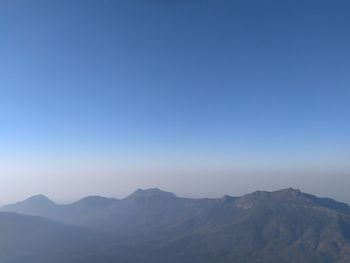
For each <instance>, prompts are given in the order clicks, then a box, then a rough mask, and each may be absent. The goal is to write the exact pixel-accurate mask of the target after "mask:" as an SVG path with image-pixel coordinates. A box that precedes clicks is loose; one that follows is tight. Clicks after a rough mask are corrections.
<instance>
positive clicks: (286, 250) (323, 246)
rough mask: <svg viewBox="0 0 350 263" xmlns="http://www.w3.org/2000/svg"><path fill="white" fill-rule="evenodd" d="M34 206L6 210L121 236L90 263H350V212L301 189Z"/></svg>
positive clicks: (140, 193) (137, 195)
mask: <svg viewBox="0 0 350 263" xmlns="http://www.w3.org/2000/svg"><path fill="white" fill-rule="evenodd" d="M32 201H33V200H31V202H29V205H28V200H27V201H25V202H22V203H17V204H15V205H11V206H6V207H4V208H3V209H13V210H15V211H17V212H21V211H22V212H23V211H28V209H29V208H30V212H33V211H35V212H36V213H40V211H42V215H45V213H48V211H49V214H50V216H52V217H53V219H56V220H59V219H63V221H64V222H72V223H75V224H79V225H84V226H89V227H91V228H94V229H101V230H104V231H107V232H109V233H111V234H114V235H115V238H114V239H113V240H110V241H109V242H105V243H103V244H102V246H101V247H100V248H99V249H98V251H95V253H94V259H92V255H91V253H90V254H86V262H89V260H95V262H100V261H101V258H103V261H104V262H115V261H117V262H128V263H137V262H153V263H157V262H159V263H160V262H169V263H172V262H173V263H175V262H185V263H186V262H188V263H190V262H191V263H197V262H198V263H203V262H204V263H206V262H207V263H211V262H215V263H217V262H219V263H220V262H222V263H229V262H235V263H236V262H253V263H258V262H260V263H265V262H266V263H268V262H269V263H274V262H276V263H283V262H285V263H294V262H295V263H297V262H298V263H299V262H301V263H304V262H305V263H313V262H321V263H323V262H324V263H328V262H339V263H345V262H350V208H349V206H348V205H346V204H343V203H339V202H336V201H334V200H332V199H327V198H317V197H316V196H313V195H309V194H304V193H302V192H300V191H298V190H294V189H284V190H280V191H275V192H263V191H258V192H254V193H252V194H247V195H245V196H242V197H230V196H225V197H223V198H218V199H189V198H179V197H176V196H175V195H174V194H172V193H168V192H163V191H160V190H158V189H149V190H137V191H136V192H134V193H133V194H131V195H130V196H128V197H127V198H125V199H122V200H116V199H107V198H103V197H88V198H84V199H82V200H80V201H78V202H76V203H73V204H70V205H56V204H54V205H52V204H51V203H50V205H48V207H49V208H48V207H47V206H44V205H42V204H41V203H48V202H40V205H35V202H32ZM34 201H35V200H34ZM36 201H37V200H36ZM42 201H43V200H42ZM77 262H78V261H77ZM92 262H93V261H92Z"/></svg>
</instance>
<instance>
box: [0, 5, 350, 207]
mask: <svg viewBox="0 0 350 263" xmlns="http://www.w3.org/2000/svg"><path fill="white" fill-rule="evenodd" d="M349 12H350V2H349V1H341V0H339V1H330V0H329V1H324V0H307V1H305V0H303V1H299V0H293V1H283V0H275V1H271V0H267V1H258V0H254V1H253V0H248V1H247V0H244V1H243V0H237V1H233V0H115V1H106V0H102V1H86V0H84V1H83V0H74V1H68V0H64V1H46V0H45V1H44V0H42V1H41V0H29V1H28V0H26V1H25V0H22V1H19V0H14V1H13V0H4V1H1V3H0V38H1V39H0V92H1V94H0V147H1V148H0V162H1V168H0V169H1V171H0V172H1V175H0V178H1V181H0V184H1V189H0V190H1V192H2V199H3V200H4V201H6V200H11V201H12V200H13V199H15V198H20V197H24V196H26V195H30V194H34V193H38V192H44V193H46V194H48V195H51V196H53V197H56V199H60V200H68V199H70V198H72V199H73V198H76V197H79V196H81V195H83V194H105V195H114V196H118V195H123V194H126V193H129V192H130V191H131V190H132V189H135V188H137V187H161V188H165V189H166V190H172V191H175V192H177V193H179V194H184V195H186V194H187V195H189V193H192V194H193V195H195V196H202V195H207V196H220V195H222V194H226V193H228V194H236V193H237V194H240V193H244V192H247V191H250V190H256V188H259V189H268V190H272V189H276V188H278V187H284V186H294V187H297V188H302V189H303V190H304V189H305V190H308V191H311V192H313V193H317V194H322V195H328V196H332V197H336V198H340V199H342V200H346V201H350V195H349V194H348V193H347V192H348V191H347V189H348V186H349V185H350V164H349V163H350V16H349ZM106 167H107V168H106ZM80 182H84V184H83V185H84V186H80V187H78V189H76V188H77V184H79V183H80ZM67 184H68V185H71V186H68V187H67ZM74 185H75V186H74ZM6 189H18V191H16V190H11V191H10V190H6Z"/></svg>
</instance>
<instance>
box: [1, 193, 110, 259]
mask: <svg viewBox="0 0 350 263" xmlns="http://www.w3.org/2000/svg"><path fill="white" fill-rule="evenodd" d="M34 199H36V198H34ZM34 199H31V200H34ZM42 200H44V199H42ZM28 203H29V202H28ZM107 240H108V238H107V237H106V238H105V237H104V236H103V235H101V234H99V233H96V232H94V231H91V230H87V229H83V228H80V227H75V226H69V225H65V224H62V223H58V222H54V221H51V220H49V219H46V218H42V217H35V216H27V215H20V214H15V213H7V212H0V262H1V263H46V262H50V263H60V262H66V263H83V262H93V261H89V258H90V256H89V254H90V253H91V252H93V251H96V252H97V249H98V248H99V246H100V243H101V242H102V243H103V242H106V241H107ZM87 251H90V253H87Z"/></svg>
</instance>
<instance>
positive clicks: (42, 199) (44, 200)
mask: <svg viewBox="0 0 350 263" xmlns="http://www.w3.org/2000/svg"><path fill="white" fill-rule="evenodd" d="M22 202H25V203H51V204H54V202H53V201H52V200H50V199H49V198H48V197H47V196H45V195H43V194H38V195H34V196H31V197H29V198H27V199H26V200H24V201H22Z"/></svg>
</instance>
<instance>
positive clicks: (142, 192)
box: [127, 188, 176, 199]
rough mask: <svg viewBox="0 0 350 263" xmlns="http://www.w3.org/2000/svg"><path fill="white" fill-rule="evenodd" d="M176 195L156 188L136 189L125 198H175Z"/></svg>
mask: <svg viewBox="0 0 350 263" xmlns="http://www.w3.org/2000/svg"><path fill="white" fill-rule="evenodd" d="M175 197H176V195H175V194H174V193H171V192H166V191H162V190H160V189H158V188H149V189H140V188H139V189H137V190H136V191H135V192H133V193H132V194H131V195H129V196H128V197H127V199H144V198H146V199H150V198H151V199H164V198H167V199H168V198H175Z"/></svg>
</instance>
